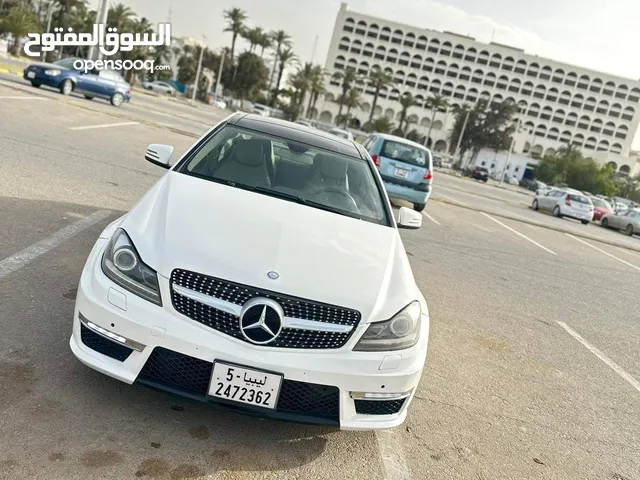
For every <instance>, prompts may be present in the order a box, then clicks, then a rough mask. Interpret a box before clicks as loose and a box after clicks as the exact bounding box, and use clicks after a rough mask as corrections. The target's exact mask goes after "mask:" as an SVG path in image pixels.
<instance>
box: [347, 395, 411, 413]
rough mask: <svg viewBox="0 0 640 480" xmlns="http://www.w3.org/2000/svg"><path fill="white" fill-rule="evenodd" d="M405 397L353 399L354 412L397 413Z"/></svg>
mask: <svg viewBox="0 0 640 480" xmlns="http://www.w3.org/2000/svg"><path fill="white" fill-rule="evenodd" d="M405 400H406V398H402V399H400V400H355V404H356V413H359V414H361V415H393V414H394V413H398V412H399V411H400V410H401V409H402V406H403V405H404V402H405Z"/></svg>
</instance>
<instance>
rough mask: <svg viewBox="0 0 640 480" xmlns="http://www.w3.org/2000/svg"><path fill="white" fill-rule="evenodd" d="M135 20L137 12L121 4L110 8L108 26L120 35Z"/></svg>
mask: <svg viewBox="0 0 640 480" xmlns="http://www.w3.org/2000/svg"><path fill="white" fill-rule="evenodd" d="M58 1H60V0H58ZM135 18H136V12H134V11H133V10H132V9H131V8H129V7H127V6H126V5H125V4H124V3H122V2H121V3H117V4H115V5H113V6H112V7H110V8H109V11H108V12H107V25H108V26H109V27H114V28H117V29H118V33H121V32H122V31H123V30H124V29H125V28H126V27H127V26H129V25H130V24H131V23H132V22H133V21H134V19H135Z"/></svg>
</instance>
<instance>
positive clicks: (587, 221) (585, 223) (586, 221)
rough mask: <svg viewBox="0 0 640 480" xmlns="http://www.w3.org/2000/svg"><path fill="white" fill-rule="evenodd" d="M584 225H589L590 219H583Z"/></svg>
mask: <svg viewBox="0 0 640 480" xmlns="http://www.w3.org/2000/svg"><path fill="white" fill-rule="evenodd" d="M581 222H582V224H583V225H587V224H588V223H589V220H581Z"/></svg>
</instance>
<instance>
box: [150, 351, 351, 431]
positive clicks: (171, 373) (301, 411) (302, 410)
mask: <svg viewBox="0 0 640 480" xmlns="http://www.w3.org/2000/svg"><path fill="white" fill-rule="evenodd" d="M212 368H213V364H212V363H211V362H207V361H205V360H200V359H198V358H194V357H190V356H189V355H185V354H182V353H179V352H174V351H173V350H168V349H166V348H162V347H156V348H154V349H153V352H151V355H150V356H149V359H148V360H147V363H145V365H144V367H143V369H142V371H141V372H140V375H139V376H138V381H139V382H142V383H148V384H152V385H154V386H158V387H160V388H164V389H169V390H179V391H184V392H186V393H190V394H195V395H197V396H198V397H200V399H201V400H206V399H207V393H208V390H209V381H210V379H211V372H212ZM234 407H236V408H237V409H240V410H242V409H243V408H245V406H244V405H242V404H234ZM245 409H246V410H255V409H253V407H251V406H249V405H247V406H246V408H245ZM263 410H264V409H260V411H261V412H262V411H263ZM275 412H276V413H277V414H280V415H281V416H286V415H289V416H292V415H295V416H299V417H300V418H301V419H305V418H309V419H314V420H318V419H320V420H326V421H330V422H334V423H336V422H338V421H339V419H340V390H339V389H338V388H337V387H334V386H330V385H318V384H314V383H305V382H296V381H294V380H286V379H284V380H283V381H282V386H281V388H280V396H279V397H278V404H277V405H276V410H275ZM262 413H267V412H262Z"/></svg>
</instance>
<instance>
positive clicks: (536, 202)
mask: <svg viewBox="0 0 640 480" xmlns="http://www.w3.org/2000/svg"><path fill="white" fill-rule="evenodd" d="M531 208H533V209H534V210H538V208H540V206H539V205H538V200H534V201H533V203H532V204H531Z"/></svg>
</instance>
